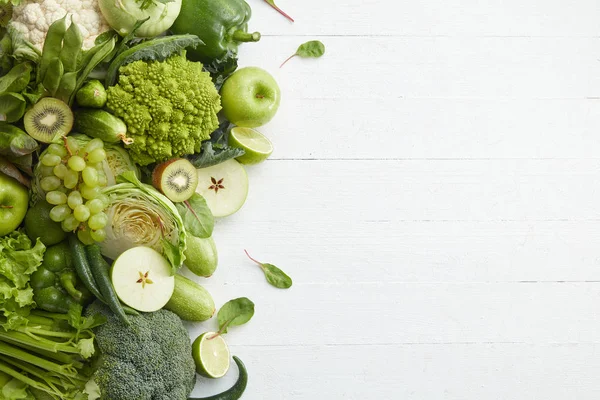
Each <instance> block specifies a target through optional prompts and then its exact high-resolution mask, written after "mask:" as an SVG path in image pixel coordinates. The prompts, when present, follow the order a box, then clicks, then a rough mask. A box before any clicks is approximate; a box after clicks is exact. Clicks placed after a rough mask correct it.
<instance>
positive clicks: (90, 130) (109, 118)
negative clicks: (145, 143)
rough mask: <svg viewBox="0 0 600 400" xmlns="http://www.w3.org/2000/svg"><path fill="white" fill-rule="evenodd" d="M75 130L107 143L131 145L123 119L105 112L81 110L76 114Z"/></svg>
mask: <svg viewBox="0 0 600 400" xmlns="http://www.w3.org/2000/svg"><path fill="white" fill-rule="evenodd" d="M74 129H75V130H77V132H79V133H83V134H85V135H88V136H90V137H93V138H98V139H101V140H102V141H103V142H105V143H119V142H120V141H123V143H125V144H130V143H131V139H129V138H128V137H127V126H126V125H125V122H123V120H122V119H120V118H117V117H115V116H114V115H112V114H111V113H109V112H107V111H104V110H79V111H77V112H75V128H74Z"/></svg>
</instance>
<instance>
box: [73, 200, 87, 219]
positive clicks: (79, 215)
mask: <svg viewBox="0 0 600 400" xmlns="http://www.w3.org/2000/svg"><path fill="white" fill-rule="evenodd" d="M73 215H74V216H75V219H76V220H77V221H79V222H85V221H87V219H88V218H89V217H90V209H89V208H87V207H86V206H84V205H83V204H80V205H78V206H77V207H75V209H73Z"/></svg>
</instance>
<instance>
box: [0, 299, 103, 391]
mask: <svg viewBox="0 0 600 400" xmlns="http://www.w3.org/2000/svg"><path fill="white" fill-rule="evenodd" d="M81 311H82V310H81V306H78V307H73V308H72V309H71V310H70V311H69V313H68V314H64V315H63V314H51V313H45V312H41V311H37V310H34V311H32V312H31V314H30V315H29V316H28V317H27V319H28V324H27V325H26V326H21V327H18V328H16V329H15V330H11V331H4V330H2V329H0V374H1V375H2V376H4V377H6V376H10V377H11V378H12V379H16V380H18V381H20V382H23V383H24V384H25V385H28V389H30V390H31V391H35V390H37V391H39V392H44V393H46V394H47V396H46V397H48V398H51V399H77V398H80V396H81V393H82V391H83V388H84V386H85V384H86V382H87V381H88V380H89V377H88V376H87V374H86V373H85V372H84V371H85V370H86V362H85V359H86V358H89V357H91V355H92V354H93V353H94V345H93V341H94V333H93V332H92V328H94V327H96V326H98V325H100V324H102V323H103V322H104V318H101V317H93V318H83V317H81ZM0 322H1V321H0ZM78 394H79V395H78Z"/></svg>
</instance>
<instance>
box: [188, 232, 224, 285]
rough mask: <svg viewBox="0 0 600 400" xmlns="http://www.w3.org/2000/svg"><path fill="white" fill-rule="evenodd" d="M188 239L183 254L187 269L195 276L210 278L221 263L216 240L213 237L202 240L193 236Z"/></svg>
mask: <svg viewBox="0 0 600 400" xmlns="http://www.w3.org/2000/svg"><path fill="white" fill-rule="evenodd" d="M186 239H187V240H186V244H187V248H186V249H185V252H184V253H183V254H184V255H185V265H186V267H188V269H189V270H190V271H192V272H193V273H194V274H196V275H198V276H204V277H206V278H208V277H209V276H211V275H212V274H213V273H214V272H215V270H216V269H217V264H218V262H219V257H218V254H217V246H216V245H215V241H214V239H213V238H212V236H211V237H209V238H206V239H202V238H198V237H195V236H192V235H188V236H187V238H186Z"/></svg>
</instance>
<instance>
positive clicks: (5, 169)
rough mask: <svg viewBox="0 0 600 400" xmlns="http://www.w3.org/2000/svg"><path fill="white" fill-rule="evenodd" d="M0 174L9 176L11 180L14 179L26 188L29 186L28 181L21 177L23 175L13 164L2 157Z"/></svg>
mask: <svg viewBox="0 0 600 400" xmlns="http://www.w3.org/2000/svg"><path fill="white" fill-rule="evenodd" d="M0 172H2V173H3V174H5V175H8V176H10V177H11V178H13V179H16V180H17V181H18V182H19V183H21V184H22V185H25V186H27V187H30V186H31V181H30V179H29V178H28V177H27V176H25V175H23V173H21V171H20V170H19V169H18V168H17V167H16V166H15V165H14V164H13V163H11V162H10V161H8V160H7V159H6V158H4V157H2V156H0Z"/></svg>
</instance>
